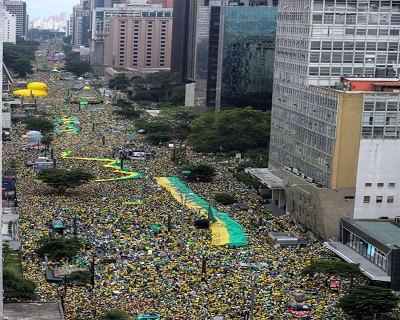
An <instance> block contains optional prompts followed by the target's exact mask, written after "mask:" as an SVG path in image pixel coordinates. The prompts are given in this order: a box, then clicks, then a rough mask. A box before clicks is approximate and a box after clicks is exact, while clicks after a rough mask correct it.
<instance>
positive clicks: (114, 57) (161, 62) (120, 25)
mask: <svg viewBox="0 0 400 320" xmlns="http://www.w3.org/2000/svg"><path fill="white" fill-rule="evenodd" d="M171 35H172V17H137V18H135V17H130V18H122V17H113V18H111V20H110V30H109V34H108V36H107V37H106V38H105V45H104V47H105V52H104V63H105V65H106V66H109V67H112V68H115V69H119V68H134V69H137V70H140V71H153V70H162V69H166V70H169V68H170V64H171Z"/></svg>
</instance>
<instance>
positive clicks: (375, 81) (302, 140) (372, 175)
mask: <svg viewBox="0 0 400 320" xmlns="http://www.w3.org/2000/svg"><path fill="white" fill-rule="evenodd" d="M278 16H279V18H278V25H277V39H276V51H275V70H274V91H273V100H272V105H273V107H272V120H271V145H270V157H269V158H270V165H269V167H270V170H271V171H272V172H274V173H275V174H276V175H277V176H278V177H280V178H281V179H282V188H284V189H285V196H286V208H287V211H289V212H291V213H293V214H294V215H295V217H297V219H298V221H299V222H300V223H301V224H302V225H304V226H305V227H306V228H308V229H311V230H312V231H313V232H314V233H316V234H317V235H319V236H321V237H322V238H326V239H327V238H329V237H331V236H337V232H338V225H339V218H340V216H342V215H345V216H348V217H351V218H357V219H362V218H380V217H389V218H393V217H394V216H395V215H397V209H396V208H398V207H399V205H400V199H399V197H398V196H395V194H396V191H395V188H396V186H399V185H400V174H399V169H400V168H399V166H398V165H397V163H395V161H394V159H397V158H398V157H399V156H400V140H399V139H400V122H399V121H398V119H400V113H399V100H400V95H399V93H398V92H399V88H400V83H399V81H398V78H397V76H398V72H399V57H398V53H399V40H400V35H399V25H400V1H372V0H371V1H365V0H298V1H292V0H280V2H279V8H278Z"/></svg>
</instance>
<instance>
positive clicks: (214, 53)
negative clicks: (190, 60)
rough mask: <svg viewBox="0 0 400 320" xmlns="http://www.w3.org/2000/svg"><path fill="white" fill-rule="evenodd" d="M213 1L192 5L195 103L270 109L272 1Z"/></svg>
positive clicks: (213, 107)
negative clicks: (220, 2)
mask: <svg viewBox="0 0 400 320" xmlns="http://www.w3.org/2000/svg"><path fill="white" fill-rule="evenodd" d="M218 3H219V1H210V2H209V5H208V6H200V7H198V8H197V22H196V62H195V65H196V70H195V82H196V89H195V105H196V106H197V107H199V108H202V109H205V110H224V109H229V108H234V107H247V106H252V107H255V108H258V109H261V110H267V109H270V107H271V99H272V83H273V81H272V79H273V65H274V54H275V34H276V19H277V8H276V4H277V3H276V2H273V1H268V2H267V3H264V2H255V1H250V2H249V1H229V2H228V3H227V4H226V5H222V6H221V5H219V4H218Z"/></svg>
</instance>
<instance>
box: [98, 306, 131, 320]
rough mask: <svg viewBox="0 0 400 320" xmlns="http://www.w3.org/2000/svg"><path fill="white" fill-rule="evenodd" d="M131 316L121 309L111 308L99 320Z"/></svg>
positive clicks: (127, 318) (115, 319)
mask: <svg viewBox="0 0 400 320" xmlns="http://www.w3.org/2000/svg"><path fill="white" fill-rule="evenodd" d="M130 319H131V317H130V316H129V315H128V314H126V313H125V312H123V311H122V310H119V309H111V310H109V311H107V312H106V313H105V314H103V315H102V316H100V318H99V320H130Z"/></svg>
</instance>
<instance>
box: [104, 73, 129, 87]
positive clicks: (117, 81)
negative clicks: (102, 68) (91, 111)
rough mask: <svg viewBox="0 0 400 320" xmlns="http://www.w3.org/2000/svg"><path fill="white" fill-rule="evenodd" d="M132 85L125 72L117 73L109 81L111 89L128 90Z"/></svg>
mask: <svg viewBox="0 0 400 320" xmlns="http://www.w3.org/2000/svg"><path fill="white" fill-rule="evenodd" d="M129 85H130V80H129V78H128V77H127V76H126V74H125V73H122V74H119V75H117V76H116V77H115V78H113V79H111V80H110V81H109V82H108V86H109V87H110V88H111V89H116V90H121V91H126V90H127V89H128V87H129Z"/></svg>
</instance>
